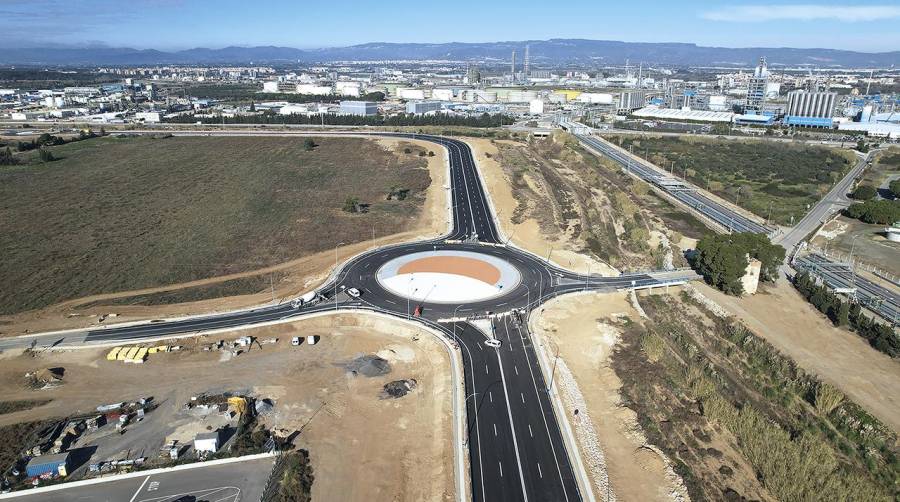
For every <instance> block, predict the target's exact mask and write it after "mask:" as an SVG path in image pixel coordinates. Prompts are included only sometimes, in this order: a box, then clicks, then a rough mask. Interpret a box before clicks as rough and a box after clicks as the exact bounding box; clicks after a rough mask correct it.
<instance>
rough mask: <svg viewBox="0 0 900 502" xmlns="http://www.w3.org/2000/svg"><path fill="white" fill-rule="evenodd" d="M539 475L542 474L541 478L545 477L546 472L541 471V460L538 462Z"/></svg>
mask: <svg viewBox="0 0 900 502" xmlns="http://www.w3.org/2000/svg"><path fill="white" fill-rule="evenodd" d="M538 476H540V478H541V479H544V473H543V472H542V471H541V463H540V462H538Z"/></svg>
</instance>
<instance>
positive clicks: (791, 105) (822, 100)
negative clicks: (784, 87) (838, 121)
mask: <svg viewBox="0 0 900 502" xmlns="http://www.w3.org/2000/svg"><path fill="white" fill-rule="evenodd" d="M836 101H837V93H836V92H809V91H803V90H797V91H791V92H789V93H788V105H787V110H785V113H784V124H785V125H793V126H805V127H831V126H832V115H833V114H834V105H835V102H836Z"/></svg>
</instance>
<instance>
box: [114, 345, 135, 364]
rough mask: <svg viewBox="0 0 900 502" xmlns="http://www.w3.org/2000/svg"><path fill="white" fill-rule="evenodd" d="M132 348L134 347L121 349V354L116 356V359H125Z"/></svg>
mask: <svg viewBox="0 0 900 502" xmlns="http://www.w3.org/2000/svg"><path fill="white" fill-rule="evenodd" d="M131 349H132V347H122V350H120V351H119V355H117V356H116V361H124V360H125V359H126V357H127V356H128V351H129V350H131Z"/></svg>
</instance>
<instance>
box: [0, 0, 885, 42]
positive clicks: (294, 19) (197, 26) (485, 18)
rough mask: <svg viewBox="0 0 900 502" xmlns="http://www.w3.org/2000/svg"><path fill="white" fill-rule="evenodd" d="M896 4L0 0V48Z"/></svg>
mask: <svg viewBox="0 0 900 502" xmlns="http://www.w3.org/2000/svg"><path fill="white" fill-rule="evenodd" d="M898 27H900V3H898V2H897V1H894V2H893V3H876V2H873V3H869V2H867V1H866V0H862V1H861V2H859V3H857V4H856V5H854V2H853V1H852V0H844V1H843V2H841V1H827V0H823V1H815V2H809V3H799V2H797V3H795V2H777V1H772V0H768V1H766V0H762V1H761V2H758V3H749V2H747V3H742V2H727V1H698V0H676V1H672V0H667V1H642V0H632V1H622V0H615V1H608V0H593V1H590V0H567V1H561V2H560V1H548V0H544V1H540V2H534V1H528V0H519V1H515V2H513V1H507V0H480V1H472V0H440V1H430V0H418V1H408V0H382V1H379V2H377V3H376V2H370V1H358V0H338V1H334V2H325V1H322V0H313V1H308V0H295V1H281V0H263V1H257V2H247V1H236V0H219V1H191V0H126V1H121V0H117V1H113V0H25V1H23V0H0V47H35V46H48V45H58V44H61V45H94V44H98V45H108V46H113V47H136V48H156V49H163V50H172V49H183V48H190V47H213V48H217V47H224V46H227V45H243V46H250V45H281V46H289V47H299V48H309V47H332V46H342V45H350V44H356V43H364V42H452V41H456V42H489V41H498V40H528V39H532V40H534V39H547V38H590V39H602V40H625V41H629V42H693V43H696V44H698V45H712V46H722V47H759V46H766V47H826V48H835V49H851V50H860V51H871V52H882V51H891V50H900V28H898Z"/></svg>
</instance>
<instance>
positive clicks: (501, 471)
mask: <svg viewBox="0 0 900 502" xmlns="http://www.w3.org/2000/svg"><path fill="white" fill-rule="evenodd" d="M497 465H499V466H500V477H501V478H502V477H503V464H501V463H500V462H497Z"/></svg>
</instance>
